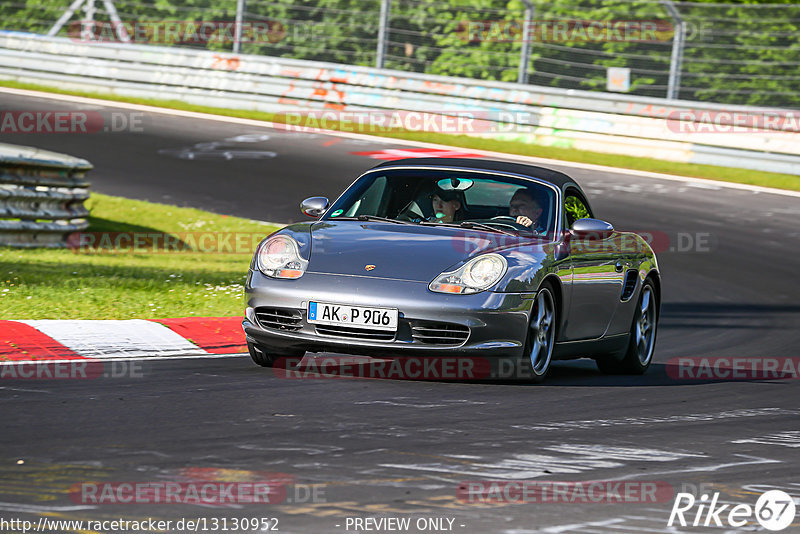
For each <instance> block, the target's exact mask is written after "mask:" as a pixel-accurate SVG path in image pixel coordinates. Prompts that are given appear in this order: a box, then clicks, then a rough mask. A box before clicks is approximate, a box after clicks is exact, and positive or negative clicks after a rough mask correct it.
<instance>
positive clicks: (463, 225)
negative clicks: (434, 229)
mask: <svg viewBox="0 0 800 534" xmlns="http://www.w3.org/2000/svg"><path fill="white" fill-rule="evenodd" d="M419 224H425V225H429V226H449V227H450V228H479V229H481V230H484V231H486V232H495V233H498V234H505V235H510V236H514V237H517V235H519V234H512V233H511V232H509V231H507V230H501V229H500V228H495V227H494V226H489V225H488V224H484V223H479V222H471V221H463V222H460V223H455V222H452V223H446V222H438V223H437V222H433V221H420V222H419Z"/></svg>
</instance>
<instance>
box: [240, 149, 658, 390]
mask: <svg viewBox="0 0 800 534" xmlns="http://www.w3.org/2000/svg"><path fill="white" fill-rule="evenodd" d="M301 210H302V211H303V212H304V213H305V214H306V215H308V216H309V217H313V218H314V219H315V220H313V221H310V222H305V223H298V224H292V225H290V226H287V227H285V228H283V229H281V230H279V231H277V232H275V233H274V234H272V235H270V236H269V237H267V238H266V239H264V240H263V241H262V242H261V243H260V244H259V246H258V248H257V250H256V252H255V255H254V257H253V261H252V263H251V265H250V271H249V273H248V276H247V282H246V286H245V291H246V297H247V308H246V312H245V319H244V322H243V327H244V331H245V334H246V337H247V343H248V346H249V349H250V355H251V356H252V358H253V360H254V361H255V363H257V364H259V365H262V366H266V367H271V366H273V365H275V363H276V361H278V360H279V359H281V357H294V358H297V357H300V356H302V355H303V354H304V353H305V352H306V351H311V352H334V353H346V354H353V355H366V356H373V357H378V358H388V359H392V358H398V357H404V356H406V357H414V358H420V359H428V358H432V359H437V358H443V357H450V358H453V357H459V358H461V357H463V358H481V359H484V358H485V359H486V360H488V361H492V362H498V361H500V362H503V363H505V364H510V367H511V368H512V369H514V371H515V372H514V374H512V375H511V376H513V377H525V378H526V379H528V380H531V381H534V382H540V381H542V380H543V379H544V378H545V376H546V375H547V373H548V370H549V369H550V364H551V362H552V361H553V360H554V359H570V358H581V357H588V358H593V359H595V360H596V361H597V365H598V367H599V369H600V370H601V371H602V372H604V373H627V374H641V373H644V372H645V371H646V370H647V368H648V367H649V365H650V362H651V361H652V358H653V352H654V349H655V343H656V328H657V324H658V317H659V312H660V301H661V281H660V275H659V271H658V265H657V263H656V257H655V254H654V253H653V250H652V249H651V248H650V246H649V245H648V243H647V242H646V241H645V240H644V239H643V238H642V237H640V236H639V235H637V234H634V233H626V232H619V231H616V230H614V228H613V227H612V225H611V224H609V223H607V222H604V221H601V220H598V219H595V218H594V212H593V211H592V208H591V206H590V204H589V201H588V199H587V198H586V195H584V193H583V191H582V190H581V188H580V186H579V185H578V184H577V183H576V182H575V180H573V179H572V178H570V177H569V176H567V175H565V174H562V173H560V172H557V171H554V170H550V169H545V168H541V167H534V166H530V165H523V164H517V163H507V162H500V161H488V160H481V159H436V158H414V159H403V160H397V161H392V162H386V163H382V164H380V165H378V166H377V167H374V168H372V169H370V170H369V171H367V172H366V173H364V174H363V175H361V176H359V177H358V178H357V179H356V180H355V182H353V184H352V185H350V187H348V188H347V189H346V190H345V191H344V193H342V195H341V196H340V197H339V198H338V199H336V200H335V201H334V202H333V203H330V202H329V201H328V199H326V198H324V197H312V198H309V199H307V200H305V201H303V203H302V204H301ZM493 365H494V364H493ZM508 367H509V365H506V366H505V368H508ZM498 368H499V367H498Z"/></svg>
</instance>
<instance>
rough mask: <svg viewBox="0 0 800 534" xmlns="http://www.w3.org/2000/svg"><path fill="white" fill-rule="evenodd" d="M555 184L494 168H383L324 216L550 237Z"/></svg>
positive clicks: (342, 198)
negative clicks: (486, 170) (500, 172)
mask: <svg viewBox="0 0 800 534" xmlns="http://www.w3.org/2000/svg"><path fill="white" fill-rule="evenodd" d="M555 205H556V196H555V191H554V190H553V188H551V187H548V186H546V185H544V184H541V183H538V182H535V181H533V180H526V179H524V178H514V177H508V176H504V175H498V174H493V173H479V172H470V171H449V170H444V169H443V170H430V169H426V170H415V169H387V170H381V169H378V170H376V171H374V172H371V173H368V174H366V175H364V176H363V177H361V179H359V180H358V181H357V182H356V183H355V184H353V185H352V186H351V187H350V188H349V189H348V190H347V191H345V193H344V194H343V195H342V196H341V197H340V198H339V199H338V200H337V201H336V202H335V203H334V204H333V205H332V206H331V207H330V208H329V209H328V210H327V212H326V213H325V215H324V216H323V220H337V219H338V220H341V219H352V218H359V217H360V218H361V219H362V220H363V219H368V218H369V217H374V218H382V219H392V220H393V221H401V222H406V223H413V224H442V225H455V226H462V227H472V228H477V229H481V230H485V231H499V232H514V233H519V234H523V235H533V236H543V237H548V238H549V237H551V236H552V235H553V232H554V228H555V216H556V209H555Z"/></svg>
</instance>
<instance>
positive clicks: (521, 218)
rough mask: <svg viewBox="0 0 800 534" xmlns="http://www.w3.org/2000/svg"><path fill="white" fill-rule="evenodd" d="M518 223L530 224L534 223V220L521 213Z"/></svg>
mask: <svg viewBox="0 0 800 534" xmlns="http://www.w3.org/2000/svg"><path fill="white" fill-rule="evenodd" d="M517 224H521V225H522V226H530V225H532V224H533V221H532V220H530V219H529V218H528V217H526V216H524V215H519V216H518V217H517Z"/></svg>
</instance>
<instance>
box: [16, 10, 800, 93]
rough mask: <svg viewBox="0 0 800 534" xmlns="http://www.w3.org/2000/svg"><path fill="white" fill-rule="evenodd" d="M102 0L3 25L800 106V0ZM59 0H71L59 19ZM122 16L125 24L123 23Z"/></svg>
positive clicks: (19, 14)
mask: <svg viewBox="0 0 800 534" xmlns="http://www.w3.org/2000/svg"><path fill="white" fill-rule="evenodd" d="M97 4H98V5H97V6H96V5H95V0H76V1H74V2H72V1H71V0H12V1H11V2H3V3H2V5H0V29H6V30H18V31H27V32H34V33H40V34H47V33H48V32H50V34H51V35H54V34H58V35H61V36H71V37H72V38H74V39H78V40H111V41H124V40H128V41H131V42H135V43H139V44H156V45H159V44H160V45H164V44H174V45H179V46H182V47H187V48H203V49H207V50H213V51H218V52H223V51H227V52H234V53H246V54H255V55H265V56H272V57H281V58H291V59H307V60H314V61H323V62H329V63H341V64H347V65H360V66H371V67H378V68H388V69H392V70H400V71H404V72H410V73H411V72H413V73H424V74H434V75H443V76H456V77H463V78H472V79H480V80H487V81H505V82H512V81H517V82H522V83H524V84H531V85H539V86H545V87H556V88H561V89H581V90H593V91H605V90H606V89H607V87H608V84H609V82H612V87H616V88H617V89H621V90H624V89H625V87H626V85H629V89H628V91H629V93H630V94H632V95H638V96H649V97H659V98H663V97H667V98H679V99H683V100H698V101H711V102H721V103H727V104H734V105H759V106H770V107H783V108H798V107H800V93H798V92H797V91H796V87H797V86H798V83H800V58H798V56H797V50H798V47H800V4H785V3H781V4H775V3H773V4H763V3H762V4H751V3H737V4H731V3H710V2H675V1H673V0H619V1H617V2H608V1H607V0H578V1H575V0H570V1H567V0H546V1H545V0H518V1H516V2H509V1H508V0H469V1H467V0H453V1H450V2H446V1H444V0H307V1H303V2H297V1H295V0H193V1H192V2H181V1H179V0H160V1H158V2H155V1H152V0H103V1H102V2H100V1H98V2H97ZM68 7H73V8H75V9H74V10H73V11H72V12H70V13H69V14H70V17H69V18H68V19H67V20H61V19H62V17H63V16H64V14H65V10H67V8H68ZM59 21H61V24H57V22H59ZM115 21H120V22H121V23H122V25H121V26H120V25H118V24H116V22H115ZM82 22H85V23H86V24H82ZM195 22H196V23H197V24H194V23H195ZM200 22H204V23H207V24H205V25H203V26H201V25H200V24H199V23H200ZM235 22H240V23H241V24H239V25H238V26H237V25H235V24H234V23H235ZM121 27H123V28H125V30H124V31H118V30H119V28H121ZM237 27H238V29H239V31H237ZM651 30H652V31H651ZM609 68H621V69H627V70H623V71H616V72H617V73H618V74H622V76H623V78H620V80H629V82H628V83H627V84H626V83H614V82H615V79H616V77H615V76H611V77H610V76H609V71H608V69H609Z"/></svg>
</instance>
